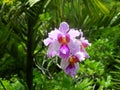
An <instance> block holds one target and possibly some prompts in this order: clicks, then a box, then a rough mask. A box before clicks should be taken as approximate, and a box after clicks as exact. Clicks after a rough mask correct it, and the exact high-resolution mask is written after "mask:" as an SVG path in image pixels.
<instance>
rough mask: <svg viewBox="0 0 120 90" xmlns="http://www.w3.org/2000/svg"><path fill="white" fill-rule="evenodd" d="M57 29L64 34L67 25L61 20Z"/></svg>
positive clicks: (67, 28)
mask: <svg viewBox="0 0 120 90" xmlns="http://www.w3.org/2000/svg"><path fill="white" fill-rule="evenodd" d="M59 30H60V31H61V32H62V33H63V34H66V33H67V32H68V30H69V25H68V24H67V23H66V22H62V23H61V24H60V27H59Z"/></svg>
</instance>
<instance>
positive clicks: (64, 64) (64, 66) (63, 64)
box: [60, 60, 69, 69]
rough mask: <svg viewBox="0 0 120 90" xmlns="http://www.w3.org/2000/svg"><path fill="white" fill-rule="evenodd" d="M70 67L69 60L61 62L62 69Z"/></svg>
mask: <svg viewBox="0 0 120 90" xmlns="http://www.w3.org/2000/svg"><path fill="white" fill-rule="evenodd" d="M68 65H69V62H68V61H67V60H61V62H60V66H61V68H62V69H65V68H66V67H67V66H68Z"/></svg>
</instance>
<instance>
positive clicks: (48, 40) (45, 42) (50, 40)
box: [43, 38, 53, 46]
mask: <svg viewBox="0 0 120 90" xmlns="http://www.w3.org/2000/svg"><path fill="white" fill-rule="evenodd" d="M52 41H53V40H52V39H50V38H46V39H44V40H43V43H44V44H45V46H48V45H49V44H50V43H52Z"/></svg>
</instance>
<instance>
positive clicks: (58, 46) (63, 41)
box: [43, 22, 91, 78]
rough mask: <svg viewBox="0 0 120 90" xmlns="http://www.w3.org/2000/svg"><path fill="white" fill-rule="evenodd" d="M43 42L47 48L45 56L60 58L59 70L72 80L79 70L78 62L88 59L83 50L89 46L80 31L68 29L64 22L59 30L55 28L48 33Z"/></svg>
mask: <svg viewBox="0 0 120 90" xmlns="http://www.w3.org/2000/svg"><path fill="white" fill-rule="evenodd" d="M78 38H79V39H78ZM43 42H44V44H45V46H48V51H47V56H48V57H54V56H58V57H60V58H61V63H60V65H61V68H62V69H63V70H64V72H65V73H66V74H68V75H70V76H71V77H73V78H74V77H75V75H76V72H77V70H78V69H79V62H81V61H84V60H85V58H89V54H88V53H87V52H86V50H85V48H86V47H87V46H90V45H91V44H90V43H89V42H88V40H86V39H85V37H83V32H82V31H81V30H75V29H73V28H69V25H68V23H66V22H62V23H61V24H60V26H59V29H57V28H55V29H54V30H53V31H51V32H50V33H48V38H46V39H44V41H43Z"/></svg>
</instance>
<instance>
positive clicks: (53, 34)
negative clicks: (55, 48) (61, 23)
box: [48, 29, 62, 40]
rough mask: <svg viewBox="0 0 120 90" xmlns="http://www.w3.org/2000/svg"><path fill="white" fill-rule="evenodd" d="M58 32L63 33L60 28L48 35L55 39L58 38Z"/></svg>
mask: <svg viewBox="0 0 120 90" xmlns="http://www.w3.org/2000/svg"><path fill="white" fill-rule="evenodd" d="M58 34H62V33H61V32H60V31H59V30H58V29H55V30H54V31H51V32H50V33H48V37H49V38H51V39H53V40H57V37H58Z"/></svg>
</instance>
